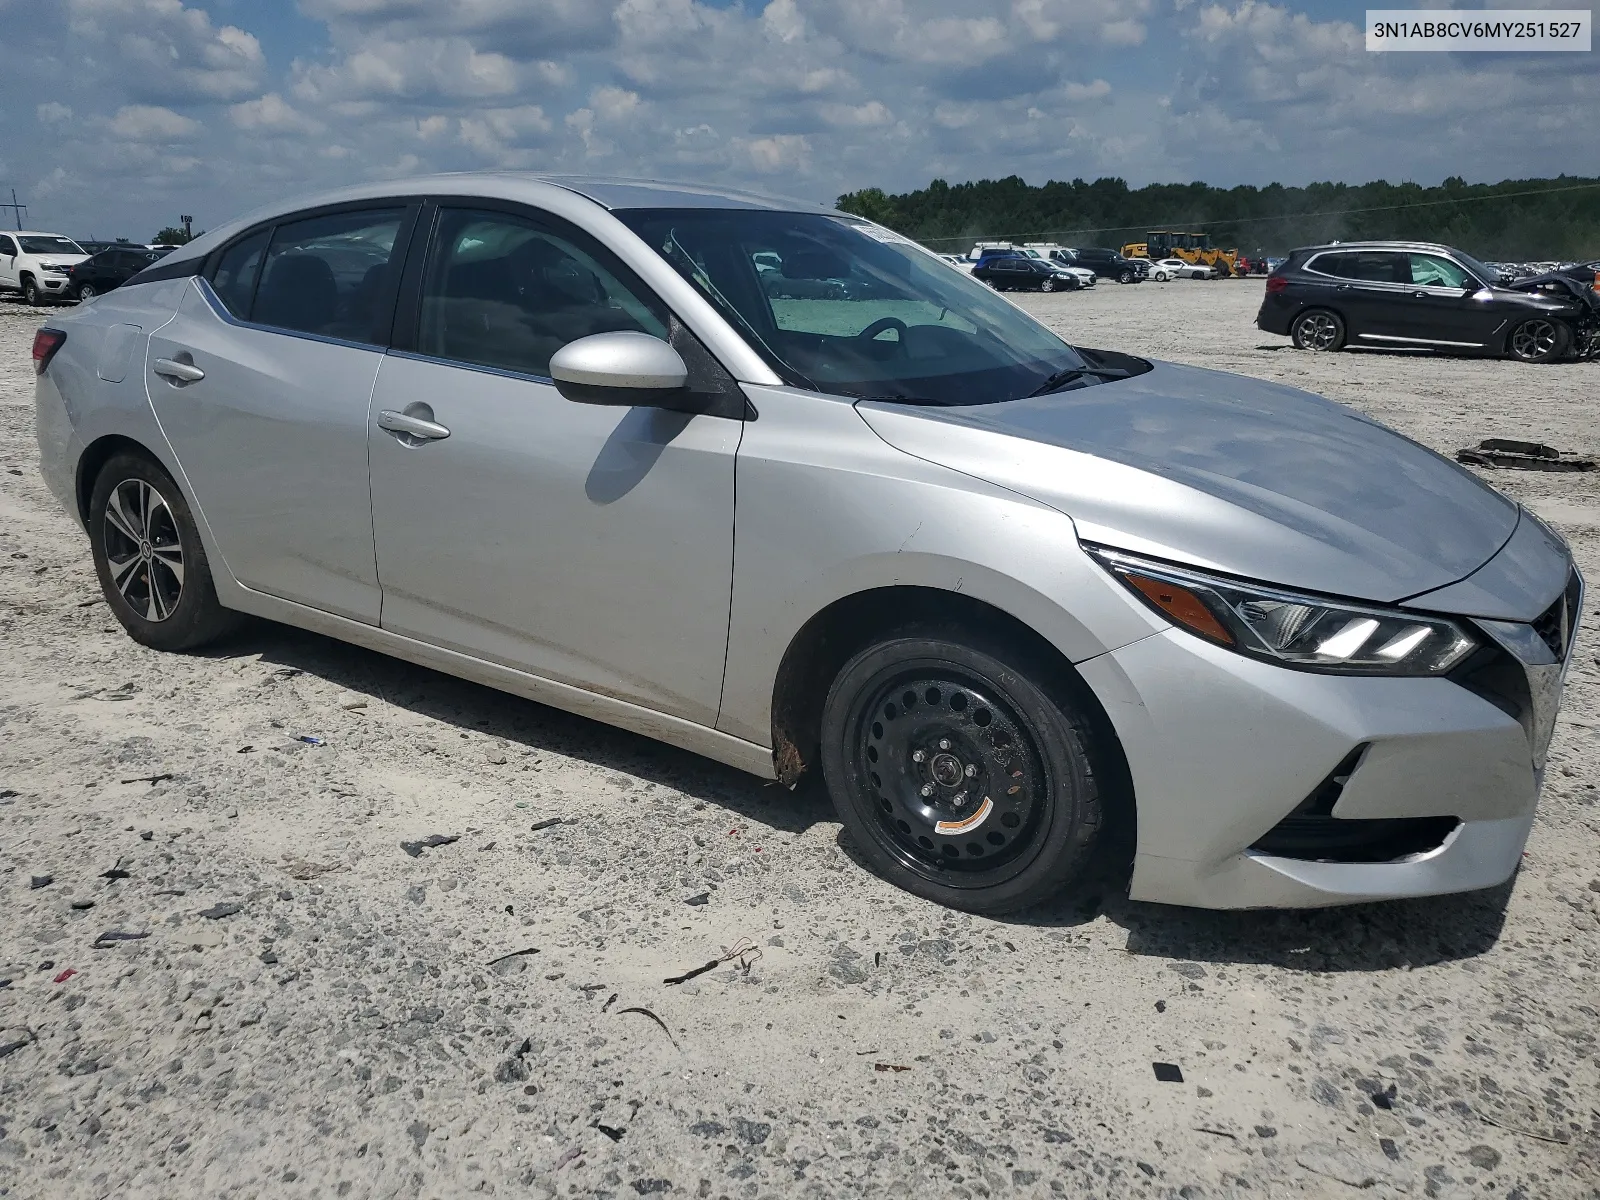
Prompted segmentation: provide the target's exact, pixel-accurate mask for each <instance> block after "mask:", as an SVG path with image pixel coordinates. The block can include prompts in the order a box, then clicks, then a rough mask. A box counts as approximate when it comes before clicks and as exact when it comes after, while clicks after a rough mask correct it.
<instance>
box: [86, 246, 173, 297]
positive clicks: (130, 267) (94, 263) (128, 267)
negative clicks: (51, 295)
mask: <svg viewBox="0 0 1600 1200" xmlns="http://www.w3.org/2000/svg"><path fill="white" fill-rule="evenodd" d="M170 253H171V248H170V247H162V248H161V249H160V250H151V249H150V248H149V247H148V246H113V247H112V248H111V249H109V250H102V251H100V253H98V254H91V255H90V256H89V257H88V258H86V259H84V260H82V261H81V262H76V263H73V264H72V266H70V267H68V268H67V280H68V282H67V293H68V294H69V295H70V296H72V298H73V299H74V300H78V301H84V300H92V299H93V298H94V297H96V296H98V295H100V294H101V293H102V292H109V291H110V290H111V289H112V288H118V287H121V286H122V285H123V284H125V283H127V282H128V280H130V279H132V278H133V277H134V276H135V275H137V274H138V273H139V272H140V271H142V270H144V269H145V268H146V267H148V266H149V265H150V264H151V263H153V262H155V261H156V260H157V259H159V258H161V257H162V256H163V255H166V254H170Z"/></svg>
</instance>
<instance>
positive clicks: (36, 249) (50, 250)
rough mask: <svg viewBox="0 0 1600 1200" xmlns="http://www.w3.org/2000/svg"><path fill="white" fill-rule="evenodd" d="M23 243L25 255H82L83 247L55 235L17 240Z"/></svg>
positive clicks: (33, 236)
mask: <svg viewBox="0 0 1600 1200" xmlns="http://www.w3.org/2000/svg"><path fill="white" fill-rule="evenodd" d="M17 241H19V242H21V243H22V252H23V253H24V254H82V253H83V247H82V246H80V245H78V243H77V242H75V241H73V240H72V239H71V238H64V237H56V236H54V235H53V234H45V235H43V236H41V235H38V234H33V235H28V236H22V237H19V238H17Z"/></svg>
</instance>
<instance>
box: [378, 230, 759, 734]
mask: <svg viewBox="0 0 1600 1200" xmlns="http://www.w3.org/2000/svg"><path fill="white" fill-rule="evenodd" d="M477 203H478V204H479V205H480V207H465V206H463V207H448V206H447V207H441V208H440V210H439V211H438V215H437V218H436V219H435V222H434V228H433V232H432V236H431V244H430V247H429V250H428V253H427V258H426V261H425V266H424V270H423V273H422V278H421V281H420V302H419V303H418V305H417V310H416V313H415V317H414V320H415V330H414V332H412V331H409V330H407V329H405V328H403V327H402V328H400V329H398V330H397V342H399V343H400V344H402V345H406V344H409V345H410V346H411V349H409V350H405V351H402V350H396V351H395V352H392V353H390V354H389V355H388V356H387V357H386V358H385V359H384V362H383V366H382V368H381V369H380V370H379V372H378V380H377V385H376V389H375V391H374V395H373V403H372V423H371V426H370V429H369V439H370V446H371V461H372V502H373V530H374V533H375V535H376V538H377V554H378V575H379V580H380V582H381V585H382V588H383V615H382V625H383V628H384V629H387V630H391V631H393V632H395V633H398V634H402V635H404V636H407V637H412V638H416V639H419V640H421V641H425V642H428V643H431V644H434V645H437V646H442V647H445V648H447V649H452V650H457V651H460V652H463V653H466V654H470V655H472V656H474V657H477V658H482V659H487V660H489V661H491V662H495V663H499V664H501V665H504V666H509V667H513V668H516V669H519V670H524V671H528V672H531V673H533V674H535V675H538V676H541V677H543V678H546V679H551V680H555V681H556V682H560V683H567V684H571V685H574V686H577V687H580V688H583V689H584V690H586V691H589V692H595V693H599V694H601V695H605V696H610V697H614V698H616V699H620V700H624V701H628V702H630V703H634V704H638V705H642V706H644V707H647V708H650V709H653V710H655V711H658V712H664V713H669V714H671V715H674V716H680V717H685V718H687V719H689V720H692V721H695V722H697V723H699V724H702V725H706V726H711V725H713V724H714V723H715V721H716V717H717V709H718V704H719V702H720V699H721V694H722V668H723V659H724V654H725V651H726V648H727V631H728V604H729V592H730V588H731V586H732V579H733V483H734V456H735V452H736V451H737V449H738V445H739V438H740V434H741V432H742V429H743V423H742V421H740V420H736V419H729V418H726V417H720V416H709V415H694V416H690V415H686V414H682V413H672V412H665V411H662V410H660V409H652V408H631V409H630V408H609V407H601V406H596V405H588V404H576V403H573V402H572V401H570V400H567V399H565V398H564V397H563V396H562V395H561V394H560V393H559V392H558V391H557V390H556V388H555V386H554V385H553V384H552V383H551V381H550V379H549V374H550V356H551V355H552V354H553V353H554V352H555V351H556V350H557V349H559V348H560V347H561V346H563V345H565V344H566V343H568V342H571V341H574V340H576V339H577V338H580V337H584V336H587V335H589V334H594V333H603V332H608V331H612V330H625V329H626V330H638V331H642V332H644V333H649V334H653V335H655V336H657V337H662V338H666V337H668V336H669V323H671V320H672V318H671V316H670V314H669V313H667V312H666V311H665V310H664V308H663V307H662V306H661V304H660V301H659V300H658V299H657V298H656V297H655V296H654V295H653V294H652V293H651V292H649V291H648V289H646V288H645V287H644V285H643V284H642V283H640V282H639V281H638V280H637V278H636V277H635V276H634V275H633V273H632V272H631V271H629V270H628V269H627V268H626V267H625V266H624V265H623V264H622V263H621V262H620V261H618V260H617V259H616V258H615V257H614V256H613V255H611V254H610V253H609V252H608V251H606V250H605V249H604V248H602V247H601V246H600V245H599V244H598V243H597V242H596V241H595V240H594V239H592V238H590V237H589V236H588V235H586V234H584V233H582V232H581V231H579V230H576V229H574V228H572V227H570V226H568V225H566V224H565V223H564V222H558V221H557V220H556V219H555V218H552V217H548V216H546V215H543V214H539V213H535V212H531V211H528V210H510V209H500V208H496V207H493V206H489V205H488V204H487V202H477ZM686 357H688V356H686ZM729 382H730V386H731V381H729ZM693 383H694V379H693V376H691V386H692V385H693ZM385 412H393V413H401V414H405V415H409V416H413V417H419V418H422V419H424V420H427V421H430V422H433V423H434V424H436V425H437V426H440V427H442V428H443V429H445V430H448V436H442V437H435V438H432V439H422V438H417V437H414V436H412V435H410V434H406V433H403V432H402V433H395V432H391V431H390V430H388V429H385V428H383V427H382V425H381V424H380V422H382V421H385V420H386V418H384V417H383V415H382V414H383V413H385ZM389 423H391V424H393V421H392V420H390V422H389Z"/></svg>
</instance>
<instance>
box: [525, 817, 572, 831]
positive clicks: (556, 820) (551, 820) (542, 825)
mask: <svg viewBox="0 0 1600 1200" xmlns="http://www.w3.org/2000/svg"><path fill="white" fill-rule="evenodd" d="M565 823H566V818H565V817H548V818H546V819H545V820H543V821H535V822H534V823H533V824H532V825H531V826H529V827H528V832H529V833H538V832H539V831H540V830H541V829H553V828H555V827H556V826H557V825H564V824H565Z"/></svg>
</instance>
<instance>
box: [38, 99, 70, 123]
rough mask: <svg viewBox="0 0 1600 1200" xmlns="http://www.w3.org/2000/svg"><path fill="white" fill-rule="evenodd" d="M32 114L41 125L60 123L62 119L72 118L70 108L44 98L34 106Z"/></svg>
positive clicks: (68, 119)
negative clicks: (42, 101) (39, 103)
mask: <svg viewBox="0 0 1600 1200" xmlns="http://www.w3.org/2000/svg"><path fill="white" fill-rule="evenodd" d="M33 115H34V116H36V117H37V118H38V119H39V123H40V124H41V125H60V124H61V123H62V122H64V121H70V120H72V110H71V109H70V108H68V107H67V106H66V105H65V104H58V103H57V102H56V101H54V100H46V101H45V102H44V103H43V104H41V105H39V106H38V107H36V108H35V109H34V110H33Z"/></svg>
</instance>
